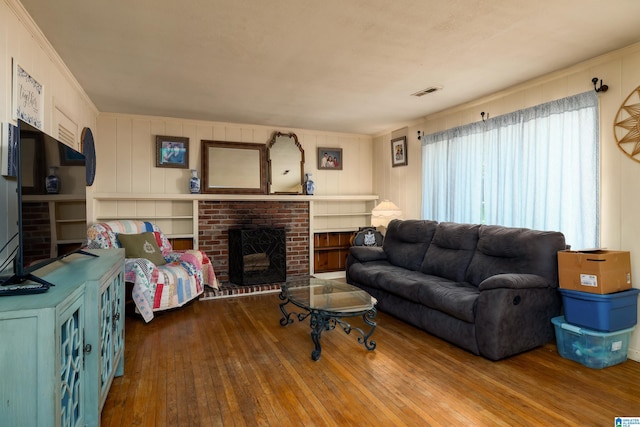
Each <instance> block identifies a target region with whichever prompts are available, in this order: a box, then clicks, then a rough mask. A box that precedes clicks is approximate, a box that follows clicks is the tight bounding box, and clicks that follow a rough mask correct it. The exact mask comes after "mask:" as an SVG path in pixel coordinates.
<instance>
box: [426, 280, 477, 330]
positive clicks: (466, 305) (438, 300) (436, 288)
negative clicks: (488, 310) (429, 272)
mask: <svg viewBox="0 0 640 427" xmlns="http://www.w3.org/2000/svg"><path fill="white" fill-rule="evenodd" d="M427 277H431V278H432V279H431V280H430V281H429V282H426V281H425V283H424V285H423V286H420V288H419V291H418V299H417V301H419V302H420V303H422V304H423V305H426V306H427V307H431V308H433V309H436V310H438V311H441V312H443V313H447V314H448V315H450V316H453V317H455V318H457V319H460V320H464V321H465V322H469V323H474V322H475V308H476V302H477V300H478V296H480V290H478V288H477V287H476V286H473V285H472V284H470V283H466V282H454V281H449V280H444V279H438V278H437V277H434V276H427Z"/></svg>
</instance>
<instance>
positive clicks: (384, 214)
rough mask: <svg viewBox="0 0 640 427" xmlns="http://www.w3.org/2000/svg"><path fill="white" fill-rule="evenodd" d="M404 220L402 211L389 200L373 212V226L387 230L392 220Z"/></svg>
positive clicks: (379, 204) (380, 204) (381, 203)
mask: <svg viewBox="0 0 640 427" xmlns="http://www.w3.org/2000/svg"><path fill="white" fill-rule="evenodd" d="M399 218H402V210H401V209H400V208H399V207H397V206H396V205H395V204H394V203H393V202H390V201H389V200H383V201H382V202H380V203H378V205H377V206H376V207H375V208H373V210H372V211H371V225H372V226H374V227H384V228H385V229H386V228H387V225H389V222H391V220H392V219H399Z"/></svg>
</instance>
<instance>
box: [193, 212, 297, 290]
mask: <svg viewBox="0 0 640 427" xmlns="http://www.w3.org/2000/svg"><path fill="white" fill-rule="evenodd" d="M240 228H241V229H252V228H254V229H258V228H284V229H285V232H286V248H287V250H286V259H287V277H291V276H302V275H308V274H309V202H307V201H283V200H274V201H269V200H259V201H244V200H242V201H229V200H220V201H208V200H202V201H200V202H198V247H199V249H200V250H203V251H205V252H206V254H207V255H209V258H210V259H211V262H212V264H213V268H214V269H215V272H216V276H217V277H218V280H220V281H221V282H222V283H228V282H229V229H240Z"/></svg>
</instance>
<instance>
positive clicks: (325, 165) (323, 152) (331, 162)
mask: <svg viewBox="0 0 640 427" xmlns="http://www.w3.org/2000/svg"><path fill="white" fill-rule="evenodd" d="M342 163H343V162H342V148H326V147H318V169H333V170H342Z"/></svg>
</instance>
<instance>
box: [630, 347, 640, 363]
mask: <svg viewBox="0 0 640 427" xmlns="http://www.w3.org/2000/svg"><path fill="white" fill-rule="evenodd" d="M627 359H631V360H635V361H636V362H640V350H633V349H629V351H628V352H627Z"/></svg>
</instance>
